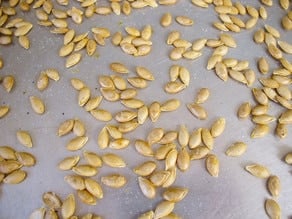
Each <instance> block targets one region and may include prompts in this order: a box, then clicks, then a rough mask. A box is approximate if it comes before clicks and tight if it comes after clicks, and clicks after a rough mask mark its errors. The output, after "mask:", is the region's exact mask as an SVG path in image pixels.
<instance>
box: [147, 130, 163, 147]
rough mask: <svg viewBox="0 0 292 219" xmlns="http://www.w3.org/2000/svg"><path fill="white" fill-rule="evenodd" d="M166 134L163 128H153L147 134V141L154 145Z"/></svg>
mask: <svg viewBox="0 0 292 219" xmlns="http://www.w3.org/2000/svg"><path fill="white" fill-rule="evenodd" d="M163 135H164V130H163V129H162V128H154V129H152V130H151V131H150V132H149V133H148V136H147V142H148V143H149V145H153V144H155V143H157V142H159V141H160V140H161V138H162V137H163Z"/></svg>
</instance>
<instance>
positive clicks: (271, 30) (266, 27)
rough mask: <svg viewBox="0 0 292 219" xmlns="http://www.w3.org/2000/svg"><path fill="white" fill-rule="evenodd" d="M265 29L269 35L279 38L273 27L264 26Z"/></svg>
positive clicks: (278, 33)
mask: <svg viewBox="0 0 292 219" xmlns="http://www.w3.org/2000/svg"><path fill="white" fill-rule="evenodd" d="M265 29H266V31H267V32H269V33H270V34H272V35H273V36H274V37H276V38H280V32H279V31H278V30H277V29H276V28H274V27H272V26H270V25H268V24H266V25H265Z"/></svg>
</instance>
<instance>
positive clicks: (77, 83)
mask: <svg viewBox="0 0 292 219" xmlns="http://www.w3.org/2000/svg"><path fill="white" fill-rule="evenodd" d="M71 85H72V86H73V87H74V89H76V90H78V91H79V90H81V89H82V88H84V87H85V86H86V85H85V83H84V82H83V81H81V80H80V79H78V78H72V79H71Z"/></svg>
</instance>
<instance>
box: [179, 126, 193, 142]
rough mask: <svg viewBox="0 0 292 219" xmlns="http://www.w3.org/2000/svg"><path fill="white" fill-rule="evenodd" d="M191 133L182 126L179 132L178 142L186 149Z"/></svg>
mask: <svg viewBox="0 0 292 219" xmlns="http://www.w3.org/2000/svg"><path fill="white" fill-rule="evenodd" d="M189 138H190V135H189V131H188V129H187V127H186V126H185V125H181V126H180V129H179V132H178V142H179V144H180V145H181V146H182V147H185V146H187V145H188V143H189Z"/></svg>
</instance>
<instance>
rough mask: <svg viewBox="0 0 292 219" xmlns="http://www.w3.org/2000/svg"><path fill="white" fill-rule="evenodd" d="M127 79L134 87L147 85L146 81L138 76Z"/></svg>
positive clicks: (141, 87)
mask: <svg viewBox="0 0 292 219" xmlns="http://www.w3.org/2000/svg"><path fill="white" fill-rule="evenodd" d="M127 80H128V82H129V83H130V84H131V85H132V86H133V87H134V88H139V89H143V88H146V87H147V86H148V84H147V81H146V80H145V79H143V78H140V77H131V78H128V79H127Z"/></svg>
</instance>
